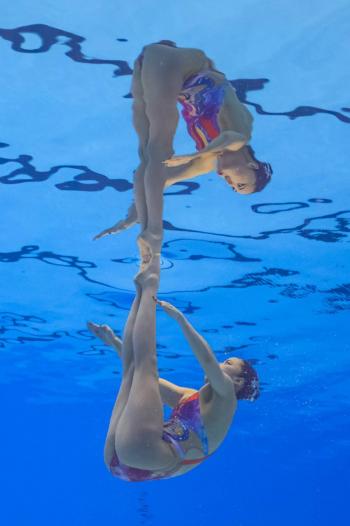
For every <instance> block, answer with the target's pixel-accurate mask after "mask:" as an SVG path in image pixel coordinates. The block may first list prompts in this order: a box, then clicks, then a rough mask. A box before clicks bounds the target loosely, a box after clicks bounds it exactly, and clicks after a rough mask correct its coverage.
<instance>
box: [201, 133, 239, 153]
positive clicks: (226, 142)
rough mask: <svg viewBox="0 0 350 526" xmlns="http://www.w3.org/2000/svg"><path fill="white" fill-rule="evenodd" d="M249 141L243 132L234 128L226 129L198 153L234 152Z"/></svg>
mask: <svg viewBox="0 0 350 526" xmlns="http://www.w3.org/2000/svg"><path fill="white" fill-rule="evenodd" d="M247 142H248V139H247V137H246V136H245V135H243V134H242V133H238V132H235V131H233V130H224V131H223V132H221V133H220V135H219V136H218V137H216V138H215V139H213V140H212V141H211V142H210V143H209V144H208V145H207V146H206V147H205V148H203V149H202V150H200V151H199V152H198V154H197V155H200V156H208V155H212V154H215V155H217V154H218V153H221V152H222V151H223V150H231V151H233V152H235V151H237V150H240V149H241V148H243V146H244V145H245V144H246V143H247Z"/></svg>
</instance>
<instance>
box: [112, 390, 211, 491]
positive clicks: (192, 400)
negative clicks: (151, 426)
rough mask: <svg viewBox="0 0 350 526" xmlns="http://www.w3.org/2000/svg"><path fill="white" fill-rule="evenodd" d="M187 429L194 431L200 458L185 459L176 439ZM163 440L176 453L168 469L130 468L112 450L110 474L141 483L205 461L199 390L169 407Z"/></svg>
mask: <svg viewBox="0 0 350 526" xmlns="http://www.w3.org/2000/svg"><path fill="white" fill-rule="evenodd" d="M190 431H193V432H194V433H196V434H197V436H198V438H199V439H200V441H201V444H202V450H203V456H202V457H201V458H195V459H187V460H185V458H184V457H185V455H186V452H185V450H184V449H183V448H182V447H181V444H180V442H182V441H185V440H187V439H188V438H189V436H190ZM162 438H163V440H165V442H168V443H170V444H172V445H173V447H174V449H175V451H176V452H177V453H178V455H179V462H178V463H177V464H176V465H175V466H174V467H173V468H172V469H171V470H169V471H156V470H149V469H139V468H133V467H131V466H127V465H125V464H122V463H121V462H120V461H119V459H118V457H117V455H116V453H115V454H114V456H113V458H112V461H111V463H110V471H111V473H112V475H114V476H116V477H118V478H120V479H122V480H127V481H129V482H142V481H145V480H159V479H165V478H170V477H172V476H174V475H175V473H176V471H178V469H179V468H181V467H182V466H184V465H189V464H199V463H201V462H203V460H205V459H206V458H207V457H208V456H209V454H208V452H209V448H208V437H207V434H206V431H205V427H204V424H203V420H202V417H201V412H200V405H199V391H197V392H196V393H194V394H193V395H192V396H190V397H189V398H186V399H185V400H184V401H182V402H179V403H178V404H177V406H176V407H175V408H174V409H173V411H172V413H171V415H170V418H169V420H168V421H167V422H165V423H164V426H163V437H162Z"/></svg>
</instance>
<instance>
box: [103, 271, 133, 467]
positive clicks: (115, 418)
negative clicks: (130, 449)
mask: <svg viewBox="0 0 350 526" xmlns="http://www.w3.org/2000/svg"><path fill="white" fill-rule="evenodd" d="M135 285H136V296H135V299H134V301H133V303H132V306H131V309H130V312H129V316H128V319H127V322H126V324H125V328H124V332H123V338H122V351H121V360H122V374H123V376H122V382H121V385H120V388H119V392H118V396H117V399H116V401H115V403H114V407H113V411H112V415H111V418H110V422H109V427H108V431H107V436H106V440H105V447H104V461H105V464H106V466H107V467H109V465H110V463H111V460H112V458H113V455H114V452H115V433H116V429H117V425H118V422H119V420H120V418H121V415H122V413H123V411H124V410H125V407H126V404H127V401H128V398H129V393H130V389H131V385H132V380H133V374H134V353H133V341H132V334H133V329H134V326H135V322H136V317H137V312H138V309H139V306H140V301H141V294H142V289H141V285H140V284H139V283H138V282H137V281H135Z"/></svg>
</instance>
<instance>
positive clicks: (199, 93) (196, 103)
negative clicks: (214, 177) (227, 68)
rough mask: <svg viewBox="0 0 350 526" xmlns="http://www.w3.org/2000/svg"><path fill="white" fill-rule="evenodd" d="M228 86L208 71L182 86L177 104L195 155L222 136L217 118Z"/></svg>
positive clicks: (224, 81) (190, 79) (195, 76)
mask: <svg viewBox="0 0 350 526" xmlns="http://www.w3.org/2000/svg"><path fill="white" fill-rule="evenodd" d="M227 83H228V80H227V79H222V80H218V79H217V78H216V77H215V76H213V75H212V72H211V70H207V71H201V72H200V73H196V74H195V75H192V76H191V77H189V78H187V79H186V80H185V81H184V83H183V85H182V89H181V92H180V93H179V95H178V98H177V100H178V102H180V103H181V104H182V106H183V109H182V111H181V114H182V116H183V118H184V119H185V121H186V124H187V131H188V133H189V135H190V136H191V137H192V139H194V141H195V143H196V149H197V150H198V151H199V150H202V149H203V148H205V147H206V146H207V144H208V143H209V142H211V141H212V140H213V139H214V138H215V137H217V136H218V135H220V133H221V130H220V126H219V122H218V115H219V111H220V109H221V106H222V104H223V101H224V96H225V85H226V84H227Z"/></svg>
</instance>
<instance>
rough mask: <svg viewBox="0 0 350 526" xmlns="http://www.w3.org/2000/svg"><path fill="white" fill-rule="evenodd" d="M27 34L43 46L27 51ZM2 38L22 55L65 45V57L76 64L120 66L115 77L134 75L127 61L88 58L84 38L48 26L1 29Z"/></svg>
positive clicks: (34, 25)
mask: <svg viewBox="0 0 350 526" xmlns="http://www.w3.org/2000/svg"><path fill="white" fill-rule="evenodd" d="M26 33H34V34H35V35H37V36H38V37H39V38H40V39H41V45H40V46H39V47H38V48H36V49H26V48H25V47H23V44H25V37H24V36H23V35H25V34H26ZM0 37H2V38H3V39H5V40H8V41H9V42H11V48H12V49H13V50H14V51H18V52H20V53H45V52H46V51H49V50H50V49H51V47H52V46H54V45H55V44H59V45H62V44H63V45H65V46H66V47H67V48H68V51H67V52H66V53H65V55H67V57H69V58H71V59H72V60H74V61H75V62H83V63H84V64H111V65H113V66H118V69H115V70H114V77H120V76H123V75H131V74H132V69H131V68H130V67H129V65H128V63H127V62H126V61H125V60H108V59H100V58H87V57H86V56H85V55H84V53H83V52H82V50H81V44H82V43H83V42H84V41H85V38H84V37H81V36H79V35H76V34H75V33H70V32H68V31H64V30H63V29H58V28H56V27H52V26H48V25H46V24H31V25H28V26H19V27H16V28H14V29H4V28H0ZM60 38H65V39H66V42H64V43H62V42H60V41H59V39H60ZM123 41H124V40H123Z"/></svg>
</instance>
